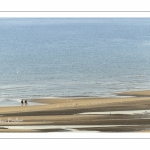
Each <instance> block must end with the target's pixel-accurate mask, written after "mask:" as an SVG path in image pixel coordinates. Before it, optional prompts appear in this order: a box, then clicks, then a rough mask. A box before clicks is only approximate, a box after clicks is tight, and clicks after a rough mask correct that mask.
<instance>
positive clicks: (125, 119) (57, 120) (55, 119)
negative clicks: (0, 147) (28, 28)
mask: <svg viewBox="0 0 150 150" xmlns="http://www.w3.org/2000/svg"><path fill="white" fill-rule="evenodd" d="M118 95H119V96H118V97H117V96H116V97H115V98H99V97H67V98H45V99H34V100H28V105H27V106H21V105H20V106H9V107H1V108H0V132H82V131H84V132H149V129H150V119H149V118H150V91H148V90H147V91H133V92H125V93H119V94H118ZM30 102H35V105H32V106H30ZM36 104H37V105H36Z"/></svg>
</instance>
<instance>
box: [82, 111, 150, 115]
mask: <svg viewBox="0 0 150 150" xmlns="http://www.w3.org/2000/svg"><path fill="white" fill-rule="evenodd" d="M148 113H150V110H128V111H107V112H84V113H79V114H80V115H105V114H129V115H134V114H148Z"/></svg>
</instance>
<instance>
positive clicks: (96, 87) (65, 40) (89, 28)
mask: <svg viewBox="0 0 150 150" xmlns="http://www.w3.org/2000/svg"><path fill="white" fill-rule="evenodd" d="M146 89H150V19H149V18H145V19H142V18H141V19H140V18H103V19H102V18H91V19H88V18H80V19H79V18H76V19H75V18H68V19H67V18H57V19H56V18H43V19H42V18H31V19H29V18H0V106H4V105H18V104H20V99H22V98H27V99H34V98H41V97H70V96H73V97H78V96H82V97H86V96H87V97H89V96H92V97H114V96H116V93H118V92H124V91H132V90H146Z"/></svg>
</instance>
